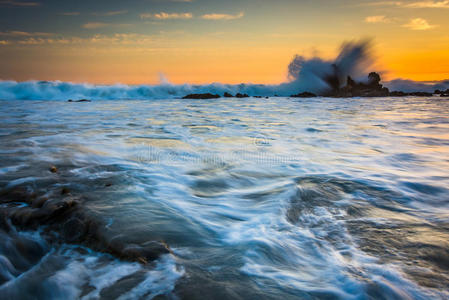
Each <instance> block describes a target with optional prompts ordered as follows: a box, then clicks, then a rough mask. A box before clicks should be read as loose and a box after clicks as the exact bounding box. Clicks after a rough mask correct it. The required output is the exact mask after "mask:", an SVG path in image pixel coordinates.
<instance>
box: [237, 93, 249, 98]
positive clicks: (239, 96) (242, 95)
mask: <svg viewBox="0 0 449 300" xmlns="http://www.w3.org/2000/svg"><path fill="white" fill-rule="evenodd" d="M248 97H249V96H248V94H240V93H237V94H236V95H235V98H248Z"/></svg>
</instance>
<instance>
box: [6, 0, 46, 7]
mask: <svg viewBox="0 0 449 300" xmlns="http://www.w3.org/2000/svg"><path fill="white" fill-rule="evenodd" d="M0 5H9V6H39V5H41V3H40V2H31V1H15V0H0Z"/></svg>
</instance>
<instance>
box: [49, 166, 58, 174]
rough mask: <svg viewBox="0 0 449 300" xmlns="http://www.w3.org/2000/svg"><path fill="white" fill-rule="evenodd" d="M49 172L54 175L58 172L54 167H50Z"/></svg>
mask: <svg viewBox="0 0 449 300" xmlns="http://www.w3.org/2000/svg"><path fill="white" fill-rule="evenodd" d="M50 172H52V173H56V172H58V169H57V168H56V167H55V166H51V167H50Z"/></svg>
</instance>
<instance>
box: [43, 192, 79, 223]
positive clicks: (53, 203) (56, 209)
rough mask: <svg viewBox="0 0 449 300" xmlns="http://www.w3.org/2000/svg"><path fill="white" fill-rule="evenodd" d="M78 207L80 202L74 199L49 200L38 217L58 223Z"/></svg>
mask: <svg viewBox="0 0 449 300" xmlns="http://www.w3.org/2000/svg"><path fill="white" fill-rule="evenodd" d="M77 205H78V201H76V200H74V199H71V198H69V199H64V200H56V199H55V200H49V201H47V202H45V204H44V206H43V207H42V208H41V209H39V213H37V214H36V217H39V218H40V219H42V220H43V221H46V222H50V221H51V222H56V221H58V219H61V218H63V217H64V215H65V214H67V213H68V212H69V211H70V210H71V209H72V208H74V207H75V206H77Z"/></svg>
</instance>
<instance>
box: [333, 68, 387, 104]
mask: <svg viewBox="0 0 449 300" xmlns="http://www.w3.org/2000/svg"><path fill="white" fill-rule="evenodd" d="M380 81H381V79H380V75H379V74H377V73H376V72H371V73H369V75H368V82H367V83H363V82H356V81H354V80H353V79H352V78H351V76H348V77H347V79H346V85H345V86H344V87H342V88H335V84H334V85H333V87H334V89H333V90H332V91H331V92H329V93H328V94H326V95H325V96H328V97H338V98H350V97H388V96H389V95H390V91H389V90H388V88H386V87H383V86H382V84H380Z"/></svg>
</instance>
